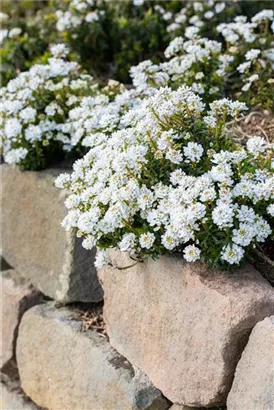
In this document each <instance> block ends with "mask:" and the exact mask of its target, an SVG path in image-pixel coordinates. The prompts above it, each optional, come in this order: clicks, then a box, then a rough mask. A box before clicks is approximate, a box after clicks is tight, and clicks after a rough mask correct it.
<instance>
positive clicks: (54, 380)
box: [17, 304, 170, 410]
mask: <svg viewBox="0 0 274 410" xmlns="http://www.w3.org/2000/svg"><path fill="white" fill-rule="evenodd" d="M17 361H18V369H19V374H20V379H21V383H22V388H23V390H24V391H25V392H26V394H27V395H28V396H29V397H30V398H31V399H32V400H33V401H34V402H35V403H37V404H38V405H39V406H41V407H46V408H47V409H48V410H62V409H63V410H64V409H65V410H95V409H96V410H145V409H147V410H165V409H168V408H169V406H170V404H169V403H168V401H167V400H166V399H164V398H163V396H162V395H161V393H160V392H159V390H157V389H156V388H155V387H154V386H153V385H152V384H151V382H150V381H149V379H148V377H147V376H146V375H144V374H143V373H141V371H140V370H139V369H137V368H136V367H133V366H132V365H131V364H130V363H129V362H128V361H127V360H126V359H125V358H124V357H122V356H120V355H119V354H118V353H117V352H116V351H115V350H114V349H113V348H112V347H111V346H110V344H109V342H108V341H107V339H106V338H105V337H103V336H101V335H99V334H98V333H96V331H94V330H89V331H87V332H81V323H80V322H79V321H76V320H75V319H73V315H72V312H71V311H69V310H67V309H64V308H63V309H60V310H56V309H55V308H54V307H52V306H51V305H50V304H49V305H41V306H37V307H34V308H33V309H30V310H29V311H28V312H27V313H26V314H25V315H24V317H23V320H22V322H21V325H20V329H19V338H18V343H17Z"/></svg>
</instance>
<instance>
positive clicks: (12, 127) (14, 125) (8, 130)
mask: <svg viewBox="0 0 274 410" xmlns="http://www.w3.org/2000/svg"><path fill="white" fill-rule="evenodd" d="M21 130H22V124H21V122H20V121H18V120H17V119H16V118H10V119H8V120H7V121H6V123H5V129H4V132H5V134H6V136H7V138H13V137H17V136H18V135H19V134H20V133H21Z"/></svg>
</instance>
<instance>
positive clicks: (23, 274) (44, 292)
mask: <svg viewBox="0 0 274 410" xmlns="http://www.w3.org/2000/svg"><path fill="white" fill-rule="evenodd" d="M1 173H2V181H3V182H2V237H3V241H2V254H3V256H4V258H5V260H6V261H7V262H8V264H10V265H11V266H12V267H13V268H15V269H11V268H10V267H9V266H8V265H6V266H5V265H4V263H2V267H3V269H5V270H4V272H2V273H1V276H2V281H1V287H2V288H1V294H2V318H3V320H2V329H1V330H2V349H1V352H2V353H1V368H2V370H3V371H5V369H7V368H8V367H9V364H10V363H11V362H12V361H14V360H15V358H16V360H17V364H18V370H19V375H20V380H21V387H22V388H23V391H24V392H25V394H26V395H27V396H28V397H30V399H32V400H33V402H34V403H35V404H34V403H32V402H29V401H26V400H25V399H24V400H23V399H22V397H21V396H20V397H18V398H17V399H16V400H17V401H16V403H19V402H20V404H8V405H7V406H8V407H7V406H6V408H5V403H3V408H4V410H10V409H11V406H19V407H18V409H19V408H20V410H21V408H22V409H23V408H25V409H26V410H29V409H31V410H34V409H37V407H36V405H37V406H41V407H43V408H47V409H48V410H60V409H62V410H64V409H65V410H83V409H85V410H166V409H170V410H190V409H195V408H196V409H201V408H213V407H214V406H224V405H227V410H274V316H271V315H274V290H273V288H272V287H271V286H270V284H269V283H268V282H267V281H266V280H265V279H264V278H263V277H262V276H261V275H260V273H259V272H258V271H256V270H255V269H254V267H252V266H251V265H246V266H245V267H244V268H242V269H239V270H238V271H235V272H233V273H227V272H220V271H217V270H212V269H208V268H207V267H206V266H205V265H203V264H199V263H197V264H188V263H185V262H184V261H183V260H182V259H180V258H175V257H162V258H161V259H160V260H158V261H147V262H145V263H142V264H138V265H135V266H134V267H131V268H130V269H125V270H123V271H121V270H119V269H113V268H111V267H108V268H104V269H101V270H100V271H99V272H98V275H99V278H98V276H97V271H96V269H95V267H94V257H95V250H94V251H89V252H88V251H85V250H84V249H83V248H82V247H81V243H80V241H79V239H77V238H76V237H75V234H74V233H73V232H70V233H68V232H65V231H64V230H63V229H62V228H61V226H60V222H61V220H62V219H63V217H64V216H65V208H64V205H63V203H64V199H65V198H64V195H63V193H62V192H60V191H59V190H57V189H56V188H55V187H54V179H55V177H56V176H57V175H58V174H59V173H60V170H47V171H43V172H35V173H34V172H24V173H21V172H20V171H19V170H17V169H12V168H10V167H8V166H6V165H2V166H1ZM110 256H111V259H112V261H113V266H118V267H126V266H128V265H131V263H130V261H129V259H128V256H127V255H125V254H121V253H119V252H114V251H113V252H111V253H110ZM121 272H122V273H121ZM101 284H102V287H101ZM103 295H104V299H105V300H104V303H105V305H104V320H105V323H106V331H107V336H106V335H102V334H99V333H97V332H96V330H92V329H91V330H88V331H86V332H83V331H82V325H81V322H80V321H79V320H76V318H75V315H73V309H72V308H69V307H65V306H64V305H65V304H68V303H72V302H85V303H86V302H89V303H90V302H93V303H97V302H100V301H102V299H103ZM46 299H47V300H46ZM49 299H52V300H49ZM56 302H58V305H59V304H60V303H61V306H63V307H61V308H60V307H59V308H58V307H57V304H56ZM3 397H4V400H5V401H6V402H7V403H8V402H9V403H13V402H14V396H11V393H10V391H9V389H8V388H6V386H4V388H3ZM18 400H19V401H18ZM22 400H23V401H22ZM14 408H15V407H14ZM16 410H17V409H16Z"/></svg>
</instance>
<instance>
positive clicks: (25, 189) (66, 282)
mask: <svg viewBox="0 0 274 410" xmlns="http://www.w3.org/2000/svg"><path fill="white" fill-rule="evenodd" d="M0 171H1V179H2V220H1V225H2V226H1V230H2V238H3V240H2V255H3V257H4V259H3V260H2V262H1V266H2V268H3V270H4V269H7V268H8V267H9V265H10V266H12V267H13V268H15V269H9V270H5V271H4V272H1V276H2V277H1V285H2V289H1V293H2V302H1V305H2V318H3V320H2V329H1V330H2V340H3V343H2V349H1V352H2V355H1V371H3V375H5V382H4V384H3V385H2V396H3V403H2V404H3V408H4V409H5V410H11V406H19V407H20V410H21V408H22V409H23V408H25V409H26V410H27V409H34V408H37V407H36V405H35V404H37V405H38V406H42V407H43V408H47V409H49V410H60V409H62V410H64V409H66V410H69V409H73V410H78V409H79V410H83V409H87V410H88V409H90V410H108V409H109V410H115V409H117V410H127V409H128V410H146V409H149V410H166V409H168V408H169V407H170V405H171V403H170V402H169V401H168V400H167V399H165V398H164V397H163V395H162V394H161V392H160V391H159V390H158V389H156V388H155V387H154V386H153V385H152V383H151V382H150V380H149V378H148V377H147V376H146V375H145V374H144V373H143V372H141V371H140V370H139V369H138V368H137V367H134V366H132V365H131V364H130V363H129V362H128V361H127V360H126V359H125V358H124V357H122V356H121V355H120V354H119V353H118V352H116V351H115V350H114V349H113V347H112V346H111V345H110V343H109V341H108V339H107V338H106V337H105V338H103V337H102V336H101V335H99V334H97V332H96V331H95V330H90V331H88V332H86V333H83V332H81V324H80V322H77V321H75V320H73V319H72V316H73V314H72V313H73V310H72V309H68V308H65V307H63V308H61V309H60V308H59V309H58V308H57V307H56V306H57V305H60V304H61V306H64V305H65V304H69V303H73V302H82V303H97V302H101V301H102V300H103V290H102V287H101V285H100V282H99V279H98V276H97V271H96V269H95V267H94V258H95V253H96V250H95V249H94V250H93V251H86V250H85V249H83V248H82V246H81V241H80V240H79V239H77V238H76V236H75V233H74V232H65V231H64V229H63V228H62V227H61V226H60V223H61V221H62V219H63V218H64V216H65V214H66V210H65V207H64V200H65V197H64V194H63V193H62V192H61V191H60V190H58V189H57V188H55V186H54V180H55V178H56V177H57V175H59V174H60V172H61V171H63V170H58V169H55V170H47V171H43V172H20V170H19V169H17V168H11V167H10V166H7V165H1V169H0ZM6 261H7V263H8V264H9V265H8V264H6ZM49 299H52V301H49ZM56 302H58V303H57V304H56ZM35 305H36V306H35ZM15 360H16V361H17V365H18V370H19V376H20V380H21V387H22V388H23V391H24V393H25V394H26V395H27V396H28V397H29V398H31V399H32V400H33V402H34V403H35V404H34V403H32V402H29V400H27V399H26V398H24V397H23V396H22V394H21V393H22V391H21V390H20V389H21V387H19V386H17V387H18V389H19V390H20V392H21V393H20V394H15V389H14V388H13V384H14V383H15V382H16V381H15V380H14V379H12V380H9V381H8V382H6V379H7V377H6V376H7V374H6V371H7V370H9V368H10V367H11V366H10V365H11V363H12V365H13V366H14V361H15ZM8 373H9V371H8ZM15 378H16V377H15ZM11 385H12V387H10V386H11ZM18 389H17V390H18ZM14 410H15V409H14ZM16 410H17V409H16ZM18 410H19V408H18Z"/></svg>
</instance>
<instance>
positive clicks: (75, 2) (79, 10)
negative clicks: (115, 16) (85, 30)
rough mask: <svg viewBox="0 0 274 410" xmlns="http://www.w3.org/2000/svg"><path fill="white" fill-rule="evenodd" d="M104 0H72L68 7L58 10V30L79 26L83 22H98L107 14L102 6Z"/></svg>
mask: <svg viewBox="0 0 274 410" xmlns="http://www.w3.org/2000/svg"><path fill="white" fill-rule="evenodd" d="M102 4H103V1H102V0H71V1H70V2H69V3H68V8H66V9H65V10H62V9H60V10H57V11H56V12H55V15H56V17H57V23H56V28H57V30H58V31H64V30H71V29H74V28H78V27H79V26H81V24H82V23H91V24H92V23H96V22H98V21H99V20H100V18H101V16H103V15H104V14H105V12H104V10H101V8H100V6H101V5H102Z"/></svg>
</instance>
